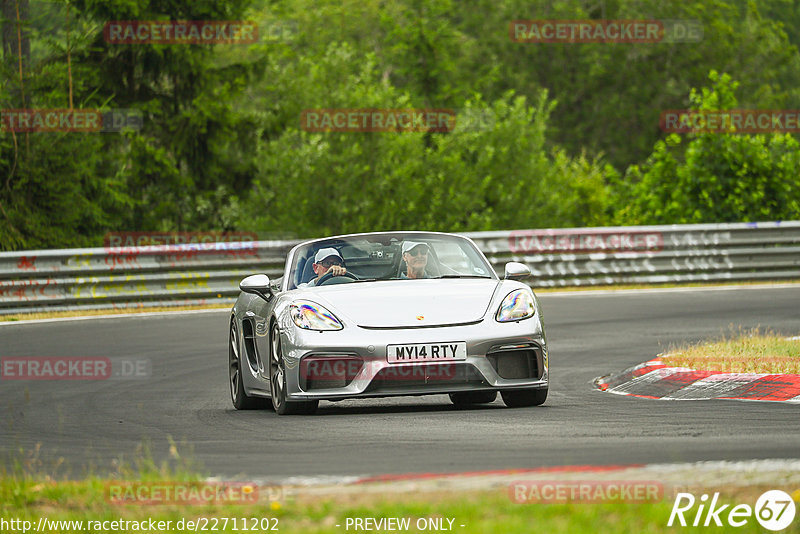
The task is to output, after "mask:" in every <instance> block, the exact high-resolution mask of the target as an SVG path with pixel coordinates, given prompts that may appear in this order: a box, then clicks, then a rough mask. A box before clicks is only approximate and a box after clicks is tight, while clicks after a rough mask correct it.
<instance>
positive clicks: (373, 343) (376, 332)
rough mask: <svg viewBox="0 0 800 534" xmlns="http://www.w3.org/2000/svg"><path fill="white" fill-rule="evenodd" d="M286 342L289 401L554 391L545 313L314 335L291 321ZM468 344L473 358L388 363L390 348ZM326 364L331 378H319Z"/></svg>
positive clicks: (283, 338)
mask: <svg viewBox="0 0 800 534" xmlns="http://www.w3.org/2000/svg"><path fill="white" fill-rule="evenodd" d="M281 341H282V344H283V356H284V361H285V366H286V380H287V384H286V385H287V396H288V399H289V400H308V399H329V400H336V399H344V398H349V397H382V396H393V395H425V394H436V393H452V392H457V391H472V390H506V389H521V388H547V387H548V384H549V365H548V354H547V345H546V342H545V336H544V332H543V329H542V325H541V322H540V321H539V317H538V315H536V316H534V317H532V318H530V319H525V320H523V321H520V322H516V323H498V322H496V321H494V319H493V318H486V319H484V320H483V321H481V322H480V323H477V324H470V325H461V326H446V327H432V328H398V329H367V328H360V327H357V326H352V327H345V328H344V329H343V330H338V331H329V332H312V331H304V330H301V329H298V328H296V327H294V325H284V328H282V331H281ZM461 341H463V342H466V345H467V357H466V360H461V361H447V362H419V363H408V364H406V363H403V364H397V363H389V362H388V361H387V346H388V345H396V344H417V343H446V342H451V343H452V342H461ZM337 361H343V362H346V363H344V364H338V363H336V362H337ZM312 362H313V363H312ZM326 362H328V363H330V365H326ZM320 369H322V370H323V371H322V375H323V376H322V378H323V380H319V379H318V378H319V377H320V374H319V373H320ZM337 372H339V374H337ZM345 375H346V376H345ZM337 377H341V379H337Z"/></svg>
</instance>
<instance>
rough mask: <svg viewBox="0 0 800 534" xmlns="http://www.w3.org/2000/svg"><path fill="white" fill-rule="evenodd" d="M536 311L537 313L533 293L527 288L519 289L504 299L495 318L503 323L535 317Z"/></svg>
mask: <svg viewBox="0 0 800 534" xmlns="http://www.w3.org/2000/svg"><path fill="white" fill-rule="evenodd" d="M534 313H536V304H535V303H534V301H533V294H532V293H531V292H530V291H529V290H527V289H517V290H514V291H512V292H511V293H509V294H508V295H506V298H504V299H503V302H502V303H501V304H500V309H499V310H497V315H495V319H497V320H498V321H500V322H501V323H507V322H509V321H520V320H522V319H527V318H528V317H533V314H534Z"/></svg>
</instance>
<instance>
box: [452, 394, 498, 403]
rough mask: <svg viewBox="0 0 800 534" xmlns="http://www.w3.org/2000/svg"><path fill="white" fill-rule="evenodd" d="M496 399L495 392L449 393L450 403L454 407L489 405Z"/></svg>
mask: <svg viewBox="0 0 800 534" xmlns="http://www.w3.org/2000/svg"><path fill="white" fill-rule="evenodd" d="M496 398H497V392H496V391H460V392H458V393H450V402H452V403H453V404H455V405H456V406H472V405H474V404H489V403H490V402H494V401H495V399H496Z"/></svg>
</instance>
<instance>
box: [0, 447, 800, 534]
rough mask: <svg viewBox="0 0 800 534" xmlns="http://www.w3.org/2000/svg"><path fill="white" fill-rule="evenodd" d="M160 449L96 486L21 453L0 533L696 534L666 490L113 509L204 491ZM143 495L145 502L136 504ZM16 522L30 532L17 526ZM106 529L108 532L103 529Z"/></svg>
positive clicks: (384, 488) (754, 526)
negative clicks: (592, 499)
mask: <svg viewBox="0 0 800 534" xmlns="http://www.w3.org/2000/svg"><path fill="white" fill-rule="evenodd" d="M169 445H170V453H169V457H168V459H167V460H165V461H163V462H161V463H156V462H155V461H153V459H152V455H151V453H150V448H149V447H150V446H149V444H147V443H145V444H143V445H142V446H141V447H140V448H139V450H138V451H137V453H136V454H135V456H134V462H133V463H132V464H131V463H126V462H122V461H119V462H115V464H114V465H115V466H116V471H114V472H113V473H112V474H111V475H108V476H103V477H100V476H95V475H91V474H90V475H88V476H87V477H86V478H84V479H82V480H76V481H70V480H55V479H54V478H53V477H52V476H51V475H50V474H42V473H43V471H42V465H41V463H40V462H39V461H38V455H39V453H40V450H39V448H38V447H37V448H36V449H34V450H33V451H30V452H29V453H27V454H26V453H24V451H18V455H17V456H16V460H15V461H12V462H9V463H6V467H0V519H2V520H4V521H6V522H8V521H10V520H15V521H17V522H16V523H14V524H8V523H7V524H6V525H5V526H3V525H2V524H0V526H2V527H3V528H2V531H4V532H5V531H9V532H23V528H27V532H31V531H36V527H37V525H39V524H40V523H39V522H40V520H41V521H44V520H45V519H46V520H47V523H46V524H45V525H44V527H43V528H42V529H41V530H40V532H64V533H72V532H76V533H77V532H92V531H93V532H110V531H113V532H142V531H144V532H191V531H197V532H211V531H216V532H242V531H252V532H273V531H277V532H282V533H298V534H300V533H302V534H334V533H336V534H345V533H348V532H365V531H366V530H363V529H361V530H357V529H355V528H354V526H353V524H352V523H350V528H349V529H348V528H347V525H348V519H355V518H359V519H362V520H363V519H366V518H371V519H375V520H377V519H380V518H395V519H408V524H409V525H410V526H409V528H408V529H407V530H405V529H396V530H395V531H397V532H431V531H435V530H434V529H432V528H431V526H432V525H433V524H436V522H437V521H439V523H438V524H439V525H440V526H441V527H444V530H446V531H448V532H454V533H458V534H472V533H476V534H477V533H481V534H483V533H487V532H491V533H493V534H494V533H497V534H506V533H507V534H517V533H520V532H554V533H561V532H609V533H616V532H620V533H628V532H641V533H658V532H674V531H675V530H676V529H677V530H680V531H684V530H686V531H689V532H695V531H698V530H700V529H703V530H706V529H705V528H703V527H699V528H692V527H687V528H682V527H672V528H669V527H667V521H668V520H669V517H670V513H671V511H672V507H673V502H674V495H675V488H673V487H672V486H670V485H669V484H668V483H666V482H665V483H664V498H663V500H658V501H656V502H649V503H629V502H613V501H609V502H602V503H591V504H589V503H560V504H542V503H526V504H517V503H515V502H513V501H512V500H511V495H510V493H509V487H508V485H507V484H506V483H504V482H497V483H496V485H495V486H494V487H492V488H491V489H471V490H454V489H452V488H450V489H447V488H446V486H440V485H438V484H428V485H427V486H424V487H426V488H427V489H422V488H420V487H416V486H413V487H408V486H407V485H405V486H404V485H403V484H399V485H393V484H390V483H376V484H364V485H363V486H336V485H334V486H329V487H324V488H321V487H311V488H304V487H292V486H283V487H279V486H274V485H273V486H261V487H259V488H258V491H257V493H256V494H254V495H257V499H255V500H251V501H249V502H247V503H241V502H239V503H231V502H228V503H218V502H207V503H203V504H175V503H174V502H173V503H171V504H152V503H150V504H148V503H143V502H137V503H133V504H123V505H121V504H115V503H114V502H112V501H113V499H112V491H113V490H112V489H110V487H114V485H117V486H118V485H119V484H122V483H137V484H138V485H139V486H138V487H141V485H142V484H152V487H156V488H158V487H164V486H169V485H172V486H173V487H174V486H175V485H183V486H185V487H191V486H192V485H193V484H195V485H196V484H214V482H210V481H208V480H207V479H206V477H204V476H202V475H200V474H198V473H199V472H200V470H199V469H198V466H197V465H195V464H194V462H193V460H191V458H192V453H191V452H189V453H188V454H180V453H178V450H177V449H178V444H176V443H175V442H173V441H172V440H169ZM182 446H183V445H182ZM788 480H789V479H788V478H787V482H785V483H780V482H778V483H776V484H770V485H769V486H763V487H762V485H759V484H754V485H750V486H739V485H735V486H727V485H718V487H715V488H713V489H708V488H707V487H706V486H704V485H698V486H681V487H680V491H688V492H690V493H692V494H694V495H696V496H699V495H701V494H703V493H712V492H714V491H717V492H719V493H720V503H719V504H726V503H728V504H730V505H736V504H747V505H749V506H751V507H752V506H753V505H754V504H755V502H756V500H757V499H758V496H759V495H760V494H761V493H763V492H764V491H766V490H768V489H781V490H783V491H786V492H787V493H789V494H790V495H791V497H792V499H793V500H794V501H795V502H800V489H798V488H797V485H796V484H791V483H789V482H788ZM152 495H153V493H147V494H146V495H145V497H150V496H152ZM140 498H142V497H141V495H140ZM730 508H731V506H729V507H728V509H730ZM696 511H697V508H696V507H695V508H693V509H692V510H691V512H687V513H686V515H685V517H686V518H687V519H688V520H689V522H690V523H691V521H692V519H693V518H694V513H695V512H696ZM234 519H235V521H234ZM151 520H152V521H153V522H154V523H158V522H163V523H162V524H161V525H160V526H156V527H155V528H153V527H151V526H150V525H149V524H148V522H149V521H151ZM19 521H28V522H30V523H27V524H21V523H19ZM113 521H116V522H117V523H115V524H114V523H111V522H113ZM190 521H191V522H192V523H191V524H190V523H189V522H190ZM418 521H419V522H420V523H419V524H420V525H429V526H428V527H427V528H426V529H418V528H417V524H418V523H417V522H418ZM54 522H59V523H54ZM65 522H66V523H65ZM69 522H72V523H69ZM97 522H100V523H97ZM104 522H105V523H104ZM123 522H128V523H123ZM132 522H135V523H132ZM167 522H169V523H167ZM723 522H724V518H723ZM462 525H463V526H462ZM273 529H274V530H273ZM713 530H714V531H716V532H763V529H762V528H761V527H760V525H759V524H758V522H757V521H756V519H755V518H754V517H750V518H749V519H748V522H747V524H746V525H745V526H744V527H741V528H733V527H730V526H727V525H726V526H723V527H714V528H713ZM373 531H381V532H386V531H388V530H378V529H375V528H374V525H373ZM782 532H784V533H791V534H796V533H800V520H798V519H796V520H795V521H794V522H793V523H792V524H791V525H790V526H789V528H787V529H785V530H783V531H782Z"/></svg>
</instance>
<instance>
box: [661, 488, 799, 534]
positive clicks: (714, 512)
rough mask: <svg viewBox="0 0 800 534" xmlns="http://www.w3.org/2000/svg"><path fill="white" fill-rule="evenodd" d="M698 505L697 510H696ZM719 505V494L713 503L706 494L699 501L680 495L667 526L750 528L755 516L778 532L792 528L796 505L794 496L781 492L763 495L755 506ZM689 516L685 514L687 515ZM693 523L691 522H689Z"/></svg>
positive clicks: (766, 526)
mask: <svg viewBox="0 0 800 534" xmlns="http://www.w3.org/2000/svg"><path fill="white" fill-rule="evenodd" d="M695 505H697V509H696V510H694V508H695ZM731 506H732V505H730V504H719V493H714V495H713V497H712V498H711V501H710V502H709V500H708V495H707V494H705V493H704V494H703V495H701V496H700V499H696V498H695V496H694V495H692V494H691V493H678V495H676V496H675V503H674V504H673V505H672V512H670V514H669V521H668V522H667V526H668V527H671V526H672V525H673V524H675V521H676V520H677V524H679V525H680V526H682V527H685V526H688V525H689V524H691V526H693V527H698V526H704V527H708V526H718V527H721V526H723V524H728V525H730V526H732V527H742V526H744V525H746V524H747V523H748V522H749V521H750V520H751V519H752V517H753V516H755V518H756V521H758V523H759V524H760V525H761V526H762V527H764V528H765V529H767V530H772V531H778V530H783V529H785V528H786V527H788V526H789V525H790V524H791V523H792V520H793V519H794V515H795V504H794V501H793V500H792V497H791V496H790V495H789V494H788V493H786V492H784V491H781V490H770V491H766V492H764V493H762V494H761V496H760V497H759V498H758V500H756V504H755V507H751V506H750V505H749V504H737V505H735V506H733V507H731ZM684 514H685V515H684ZM689 521H691V523H689Z"/></svg>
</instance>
